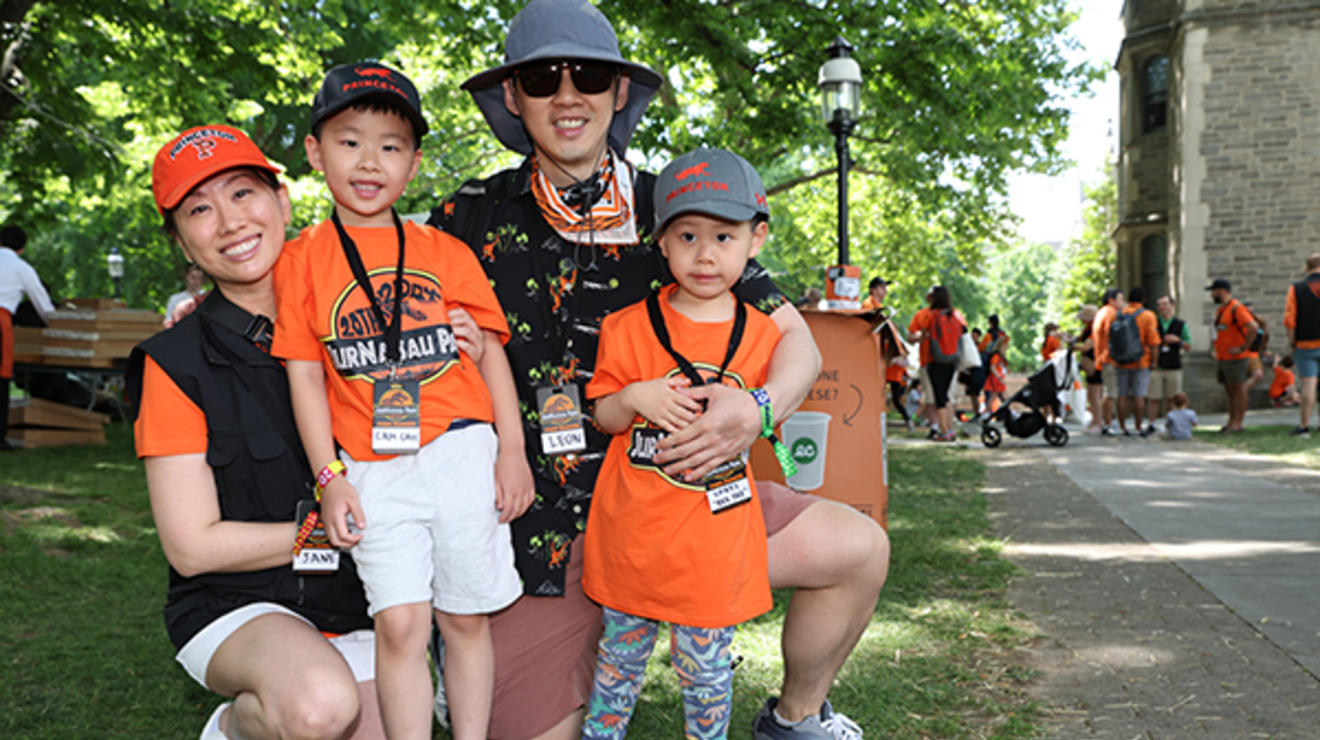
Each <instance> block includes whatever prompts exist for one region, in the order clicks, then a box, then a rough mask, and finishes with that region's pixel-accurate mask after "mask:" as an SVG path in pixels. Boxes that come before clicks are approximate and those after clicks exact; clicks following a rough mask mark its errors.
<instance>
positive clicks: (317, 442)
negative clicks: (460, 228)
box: [232, 62, 532, 740]
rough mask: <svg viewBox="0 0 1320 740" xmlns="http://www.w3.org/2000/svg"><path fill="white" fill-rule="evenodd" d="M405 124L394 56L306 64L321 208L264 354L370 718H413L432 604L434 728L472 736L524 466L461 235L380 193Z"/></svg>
mask: <svg viewBox="0 0 1320 740" xmlns="http://www.w3.org/2000/svg"><path fill="white" fill-rule="evenodd" d="M425 134H426V121H425V119H424V118H423V117H422V113H421V106H420V102H419V99H418V96H417V91H416V88H414V87H413V84H412V82H410V81H409V80H408V79H407V78H406V77H404V76H403V75H402V74H400V73H399V72H397V71H395V70H392V69H390V68H388V67H386V66H384V65H381V64H378V63H375V62H361V63H357V64H346V65H342V66H339V67H335V68H334V69H332V70H330V71H329V73H327V74H326V77H325V81H324V82H323V83H322V85H321V89H320V92H318V93H317V95H316V98H315V100H314V101H313V103H312V133H311V134H309V135H308V136H307V137H306V139H305V140H304V145H305V147H306V149H307V160H308V162H310V163H311V165H312V167H313V168H314V169H316V170H317V171H319V172H321V173H323V174H324V175H325V180H326V185H327V186H328V187H329V189H330V193H331V195H332V196H333V197H334V201H335V203H334V211H333V213H332V215H331V217H330V219H329V220H327V221H324V222H322V223H320V224H318V225H316V226H313V227H310V228H308V229H305V230H304V231H303V232H302V234H300V235H299V236H298V238H296V239H295V240H293V241H292V242H290V243H289V244H288V246H287V247H286V248H285V251H284V254H283V255H282V256H281V258H280V261H279V263H278V264H277V266H276V269H275V285H276V293H277V295H278V298H279V311H278V320H277V323H276V331H275V338H274V342H273V345H272V354H273V355H275V356H278V357H283V358H285V359H287V361H288V376H289V388H290V393H291V396H292V400H293V410H294V417H295V419H296V421H297V424H298V432H299V435H300V436H301V437H302V443H303V446H304V447H305V448H306V450H307V458H308V460H309V462H310V463H311V465H312V467H313V470H320V473H318V474H317V493H318V496H317V497H318V499H320V500H321V518H322V520H323V521H324V524H325V528H326V533H327V535H328V537H329V539H330V541H331V543H332V544H334V545H335V546H336V547H349V546H351V547H352V552H353V558H354V560H355V562H356V563H357V566H358V572H359V574H360V575H361V578H362V582H363V585H364V587H365V590H366V595H367V601H368V604H369V608H370V612H371V615H372V616H373V617H374V619H375V626H376V638H377V649H376V686H377V693H378V695H379V697H380V706H381V713H382V716H383V719H384V723H385V730H386V733H387V734H388V735H389V736H390V737H391V738H430V737H431V706H432V693H431V691H432V690H431V680H430V679H431V674H430V671H429V669H428V667H427V661H426V644H427V639H428V637H429V636H430V629H431V618H432V611H434V618H435V621H436V624H437V625H438V626H439V628H440V632H441V634H442V635H443V637H444V640H445V646H446V652H447V661H446V670H445V679H444V680H445V684H446V689H447V693H448V696H449V709H450V721H451V723H452V726H453V736H454V737H455V738H471V739H473V740H475V739H476V738H485V737H486V728H487V725H488V722H489V719H490V703H491V694H492V691H493V680H494V679H493V676H494V653H493V651H492V647H491V639H490V631H489V624H488V619H487V615H488V614H489V613H491V612H494V611H497V610H499V609H501V608H503V607H504V606H507V605H508V604H510V603H512V602H513V600H514V599H516V598H517V597H518V595H519V594H520V593H522V587H521V584H520V582H519V578H518V574H517V572H516V571H515V570H514V566H513V548H512V544H511V540H510V536H509V531H508V522H509V521H510V520H511V519H513V518H514V517H516V516H518V515H519V514H521V513H522V511H523V510H524V509H526V508H527V506H528V504H530V502H531V499H532V479H531V471H530V469H529V468H528V465H527V461H526V458H525V457H524V455H523V433H522V426H521V420H520V416H519V410H518V402H517V396H516V395H515V393H514V387H513V376H512V374H511V373H510V370H509V365H508V360H507V359H506V358H505V355H504V352H503V351H502V350H501V349H500V346H499V345H500V343H502V342H503V341H504V340H506V339H507V338H508V336H509V330H508V326H507V325H506V323H505V320H504V314H503V312H502V311H501V310H500V306H499V302H498V301H497V300H496V298H495V294H494V292H493V291H492V290H491V287H490V284H489V282H487V280H486V276H485V274H484V273H483V272H482V270H481V267H480V265H479V264H478V263H477V260H476V258H475V257H474V256H473V254H472V252H471V250H469V249H468V248H467V247H466V246H465V245H464V244H463V243H462V242H460V241H458V240H457V239H454V238H453V237H451V236H449V235H447V234H445V233H443V232H440V231H437V230H435V229H429V228H423V227H420V226H417V225H416V224H412V223H408V224H406V225H405V224H403V223H402V222H401V221H400V219H399V217H398V215H397V214H396V213H395V212H394V202H395V201H396V200H397V199H398V197H399V196H400V195H401V194H402V193H403V190H404V188H405V187H407V185H408V183H409V182H410V181H411V180H412V178H413V176H414V175H415V174H416V173H417V166H418V164H419V163H420V162H421V150H420V149H419V146H420V143H421V138H422V136H424V135H425ZM243 249H244V247H243V245H242V244H236V245H234V248H233V252H232V254H233V258H235V259H239V258H241V256H242V252H243ZM458 309H462V310H463V312H465V313H460V312H459V310H458ZM468 322H474V323H475V327H473V326H472V325H471V324H469V323H468ZM478 347H482V348H484V351H482V352H477V351H476V350H477V348H478ZM470 353H471V354H470ZM474 355H476V356H474ZM492 423H493V424H494V427H495V428H494V430H492V428H491V425H492ZM497 432H498V437H497V434H496V433H497ZM341 450H342V452H341Z"/></svg>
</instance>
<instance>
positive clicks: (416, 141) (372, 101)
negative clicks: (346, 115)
mask: <svg viewBox="0 0 1320 740" xmlns="http://www.w3.org/2000/svg"><path fill="white" fill-rule="evenodd" d="M350 109H351V110H355V111H357V112H358V113H393V114H394V115H396V116H398V117H399V118H402V119H403V120H405V121H407V122H408V126H409V127H411V128H412V132H413V149H421V148H422V132H421V130H420V129H418V128H417V124H416V123H414V122H413V119H412V114H411V113H410V112H409V109H408V106H407V105H406V104H404V103H403V102H402V101H401V100H400V99H399V98H398V96H396V95H379V96H377V95H370V96H367V97H364V98H358V99H357V100H355V101H353V103H352V104H350V105H346V106H344V107H343V108H340V109H339V110H337V111H335V112H334V113H332V114H330V115H328V116H325V117H324V118H322V119H321V120H319V121H317V122H316V125H315V126H313V127H312V137H313V138H315V139H316V140H317V141H320V140H321V128H322V127H323V126H325V122H326V121H328V120H329V119H331V118H334V117H335V116H337V115H339V114H340V113H343V112H344V111H346V110H350Z"/></svg>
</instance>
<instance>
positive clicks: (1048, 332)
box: [1040, 321, 1063, 362]
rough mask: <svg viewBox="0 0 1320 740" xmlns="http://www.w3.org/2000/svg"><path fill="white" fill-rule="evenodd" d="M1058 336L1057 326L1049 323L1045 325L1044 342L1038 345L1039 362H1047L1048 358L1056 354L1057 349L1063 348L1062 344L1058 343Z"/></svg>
mask: <svg viewBox="0 0 1320 740" xmlns="http://www.w3.org/2000/svg"><path fill="white" fill-rule="evenodd" d="M1058 334H1059V325H1058V324H1056V323H1054V322H1053V321H1051V322H1049V323H1048V324H1046V325H1045V341H1043V342H1041V344H1040V359H1041V360H1043V361H1045V362H1049V361H1050V358H1051V357H1053V356H1054V353H1055V352H1058V351H1059V348H1060V347H1062V346H1063V342H1061V341H1059V336H1058Z"/></svg>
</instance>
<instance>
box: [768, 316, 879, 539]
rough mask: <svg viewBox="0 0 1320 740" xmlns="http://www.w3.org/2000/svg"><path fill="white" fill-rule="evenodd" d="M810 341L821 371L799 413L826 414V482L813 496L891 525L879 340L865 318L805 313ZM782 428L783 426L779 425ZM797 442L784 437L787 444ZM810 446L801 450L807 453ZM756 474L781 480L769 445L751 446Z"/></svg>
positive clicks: (782, 479) (781, 475)
mask: <svg viewBox="0 0 1320 740" xmlns="http://www.w3.org/2000/svg"><path fill="white" fill-rule="evenodd" d="M803 316H805V317H806V320H807V326H808V327H810V328H811V333H812V336H814V337H815V339H816V346H817V347H819V348H820V353H821V356H822V360H823V362H822V365H821V373H820V376H819V377H818V378H817V379H816V383H815V385H813V386H812V388H811V392H810V393H809V394H808V395H807V400H806V401H804V402H803V403H802V406H801V408H799V411H817V412H823V413H826V414H829V415H830V421H829V430H828V436H827V443H826V445H825V479H824V483H823V485H821V487H820V488H817V489H815V490H812V491H811V493H813V494H815V495H817V496H820V497H822V498H828V499H831V500H834V501H839V502H841V503H845V504H848V505H850V506H852V507H854V508H856V509H857V510H858V511H860V512H862V513H863V514H866V515H867V516H869V517H871V518H872V519H875V520H876V521H877V522H879V524H880V526H882V527H885V528H886V529H888V527H889V464H888V456H887V453H886V451H885V444H884V425H883V418H884V412H885V371H884V363H883V360H882V359H881V356H880V337H879V335H877V334H876V333H875V332H873V331H872V328H873V325H872V322H871V321H869V320H867V318H865V317H864V315H860V314H856V313H853V314H849V313H839V312H829V311H812V310H807V311H803ZM781 429H782V424H781ZM794 441H795V440H789V439H785V440H784V443H785V444H788V445H790V451H791V447H792V445H793V443H794ZM810 447H811V446H810V445H809V444H807V445H804V446H803V453H804V454H805V455H807V456H808V457H809V456H810V454H809V453H810V452H811V449H810ZM752 471H753V473H754V474H755V476H756V478H758V479H761V480H764V479H770V480H776V481H779V482H780V483H783V482H784V474H783V472H782V471H781V470H780V469H779V462H778V461H777V460H776V459H775V455H774V452H773V451H772V450H771V449H770V445H768V444H765V443H764V442H761V443H757V444H755V445H753V446H752Z"/></svg>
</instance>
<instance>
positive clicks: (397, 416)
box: [371, 379, 422, 455]
mask: <svg viewBox="0 0 1320 740" xmlns="http://www.w3.org/2000/svg"><path fill="white" fill-rule="evenodd" d="M374 395H375V403H374V404H373V407H372V412H371V451H372V452H375V453H376V454H377V455H410V454H414V453H416V452H417V450H419V449H421V444H422V426H421V423H422V414H421V385H420V384H419V383H418V381H417V380H416V379H412V380H384V381H378V382H377V383H376V384H375V386H374Z"/></svg>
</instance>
